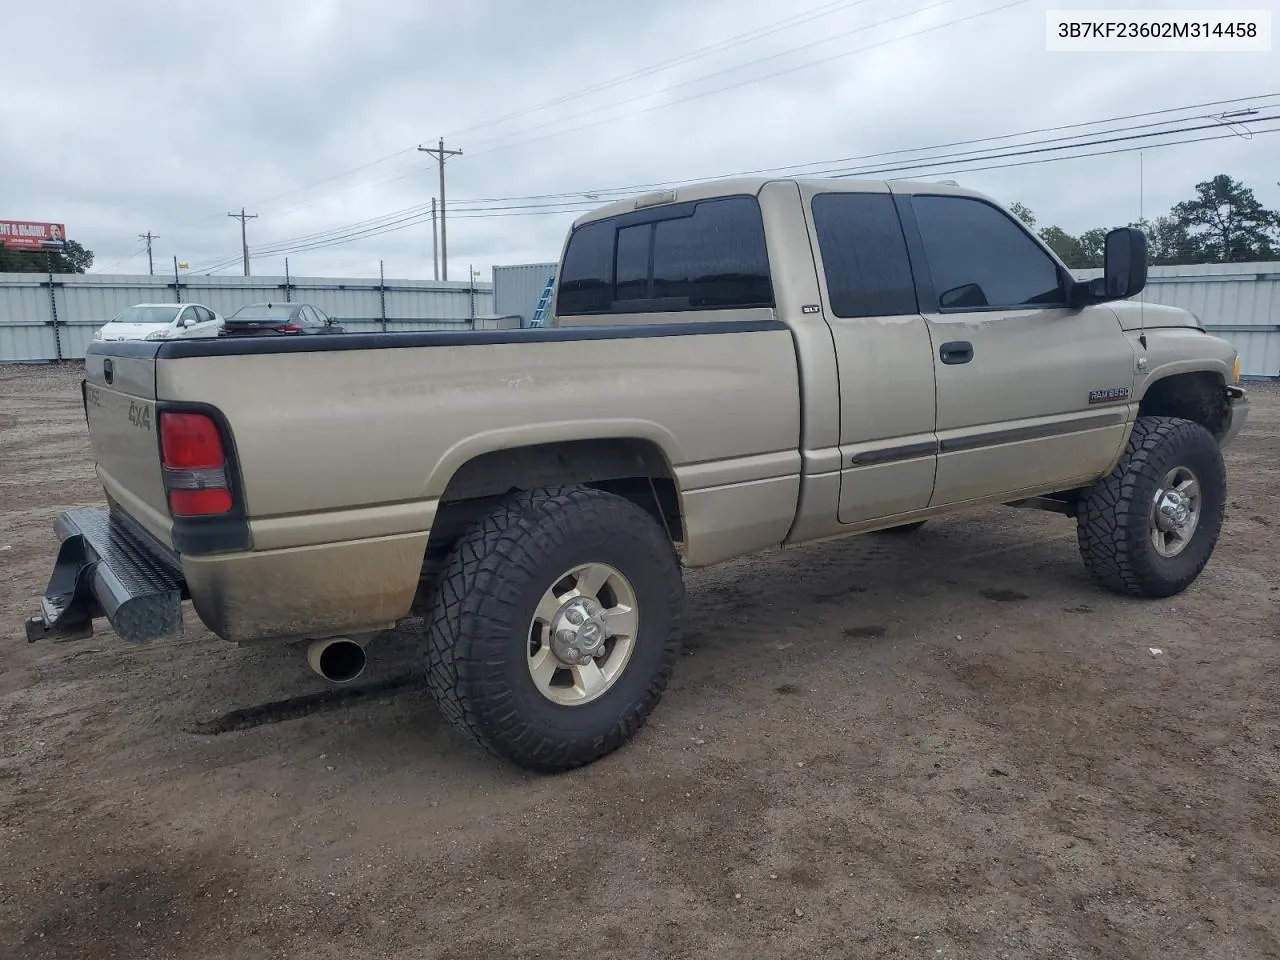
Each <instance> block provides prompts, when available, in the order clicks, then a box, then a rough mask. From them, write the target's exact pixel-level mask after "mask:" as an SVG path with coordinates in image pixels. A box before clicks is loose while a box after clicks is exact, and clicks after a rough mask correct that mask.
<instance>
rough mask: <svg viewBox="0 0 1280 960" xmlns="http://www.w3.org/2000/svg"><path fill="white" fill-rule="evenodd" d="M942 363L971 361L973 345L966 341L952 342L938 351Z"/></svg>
mask: <svg viewBox="0 0 1280 960" xmlns="http://www.w3.org/2000/svg"><path fill="white" fill-rule="evenodd" d="M938 358H939V359H940V360H941V361H942V362H943V363H968V362H969V361H970V360H972V359H973V344H972V343H970V342H969V341H968V340H952V341H951V342H949V343H944V344H943V345H942V347H941V348H940V349H939V350H938Z"/></svg>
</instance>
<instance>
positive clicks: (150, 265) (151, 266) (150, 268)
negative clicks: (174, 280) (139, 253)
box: [138, 230, 160, 277]
mask: <svg viewBox="0 0 1280 960" xmlns="http://www.w3.org/2000/svg"><path fill="white" fill-rule="evenodd" d="M138 239H139V240H145V241H146V242H147V273H148V274H150V275H151V276H153V277H154V276H155V275H156V265H155V262H154V261H153V260H152V259H151V241H152V240H159V239H160V238H159V237H158V236H156V235H155V234H154V233H152V232H151V231H150V230H148V231H147V232H146V233H140V234H138Z"/></svg>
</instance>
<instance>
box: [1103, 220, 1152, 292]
mask: <svg viewBox="0 0 1280 960" xmlns="http://www.w3.org/2000/svg"><path fill="white" fill-rule="evenodd" d="M1103 249H1104V251H1105V253H1104V255H1103V261H1102V264H1103V270H1102V274H1103V275H1102V280H1103V283H1102V290H1101V291H1099V292H1101V293H1102V294H1103V295H1104V296H1105V298H1106V299H1108V300H1123V299H1125V298H1127V297H1132V296H1136V295H1137V294H1139V293H1141V292H1142V289H1143V287H1145V286H1146V285H1147V235H1146V234H1145V233H1143V232H1142V231H1141V230H1139V229H1137V228H1136V227H1118V228H1117V229H1115V230H1112V231H1110V232H1109V233H1108V234H1107V239H1106V244H1105V246H1104V248H1103ZM1095 289H1096V287H1095Z"/></svg>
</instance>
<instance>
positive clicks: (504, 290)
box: [493, 263, 559, 327]
mask: <svg viewBox="0 0 1280 960" xmlns="http://www.w3.org/2000/svg"><path fill="white" fill-rule="evenodd" d="M558 266H559V264H556V263H522V264H518V265H515V266H508V267H494V268H493V312H494V313H496V314H498V315H500V316H504V317H508V316H510V317H519V318H520V326H522V327H527V326H528V325H529V321H530V320H532V319H533V311H534V308H535V307H537V305H538V298H539V297H541V296H542V290H543V288H544V287H546V285H547V281H548V280H550V279H551V278H552V277H554V276H555V273H556V268H557V267H558ZM548 319H550V318H548Z"/></svg>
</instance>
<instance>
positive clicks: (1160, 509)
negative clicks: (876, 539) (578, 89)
mask: <svg viewBox="0 0 1280 960" xmlns="http://www.w3.org/2000/svg"><path fill="white" fill-rule="evenodd" d="M1146 271H1147V267H1146V238H1145V237H1144V236H1143V234H1142V233H1141V232H1139V231H1136V230H1133V229H1128V228H1122V229H1117V230H1114V231H1112V232H1111V233H1110V234H1109V235H1108V237H1107V242H1106V269H1105V276H1104V277H1103V278H1101V279H1098V280H1093V281H1087V282H1086V281H1077V280H1076V279H1075V278H1074V277H1073V276H1072V275H1071V273H1070V272H1069V271H1068V270H1067V269H1066V267H1065V266H1064V265H1063V264H1062V263H1061V262H1059V260H1058V259H1057V258H1056V257H1055V256H1054V254H1053V253H1052V252H1051V251H1050V250H1049V249H1047V248H1046V247H1045V245H1044V244H1043V243H1041V242H1040V240H1038V239H1037V238H1036V237H1035V236H1034V235H1033V234H1031V233H1030V232H1028V231H1027V229H1026V228H1025V227H1024V226H1023V225H1022V224H1021V223H1020V222H1019V221H1018V220H1017V219H1016V218H1015V217H1012V216H1010V215H1009V214H1008V213H1007V212H1006V211H1005V210H1003V209H1002V208H1001V207H999V206H998V205H996V204H994V203H992V202H991V201H990V200H988V199H986V198H984V197H982V196H980V195H977V194H974V193H972V192H970V191H967V190H963V189H960V188H957V187H955V186H951V185H940V184H930V183H902V182H892V183H884V182H866V181H852V180H829V181H804V180H801V181H797V180H779V179H751V180H729V181H718V182H712V183H707V184H702V185H698V186H693V187H688V188H682V189H680V190H678V191H673V192H668V193H663V194H655V195H650V196H644V197H641V198H639V199H633V200H628V201H625V202H618V203H614V204H611V205H609V206H606V207H604V208H602V209H600V210H597V211H595V212H593V213H591V214H588V215H585V216H583V217H582V218H580V219H579V220H578V221H577V222H576V223H575V224H574V226H573V229H572V231H571V232H570V234H569V236H568V238H567V240H566V243H565V247H564V251H563V256H562V260H561V265H560V269H559V278H558V287H557V291H556V295H555V301H554V309H553V316H554V319H553V321H552V323H551V325H550V326H548V327H546V328H539V329H523V330H498V331H472V332H466V333H395V334H346V335H342V336H336V337H305V336H287V335H281V336H279V337H271V338H267V337H245V338H237V337H224V338H219V339H216V340H187V341H183V340H179V341H172V342H156V343H150V342H133V343H128V342H121V343H114V342H113V343H95V344H93V345H92V346H91V347H90V349H89V351H88V355H87V358H86V364H85V366H86V372H85V384H84V402H85V411H86V416H87V419H88V427H89V434H90V437H91V440H92V445H93V453H94V457H95V459H96V461H97V472H98V476H99V478H100V479H101V482H102V486H103V488H104V490H105V492H106V499H107V503H108V506H107V507H105V508H102V509H81V510H74V511H71V512H69V513H66V514H64V515H62V516H61V517H60V518H59V520H58V523H57V532H58V535H59V537H60V538H61V541H62V544H61V548H60V552H59V554H58V558H57V561H56V563H55V567H54V572H53V576H52V578H51V582H50V584H49V588H48V590H47V592H46V596H45V597H44V599H43V601H42V604H41V610H40V612H39V614H38V615H36V616H34V617H32V618H31V619H30V620H29V621H28V624H27V635H28V638H29V639H31V640H36V639H38V638H40V637H42V636H60V637H76V636H85V635H87V634H90V633H92V630H93V621H94V619H95V618H101V617H106V618H107V619H108V620H109V621H110V623H111V625H112V627H113V628H114V629H115V631H116V633H117V634H119V635H120V636H121V637H123V638H124V639H125V640H130V641H145V640H154V639H156V638H159V637H162V636H165V635H168V634H172V633H175V632H176V631H178V630H180V629H181V610H182V606H181V605H182V601H183V600H186V599H190V601H191V603H192V604H193V606H194V608H195V612H196V613H197V614H198V616H199V618H200V619H201V620H202V621H203V622H204V623H205V624H206V625H207V626H208V627H209V629H210V630H212V631H213V632H214V633H215V634H217V635H218V636H220V637H222V638H224V639H227V640H231V641H235V642H239V643H246V642H255V641H267V640H278V641H309V658H310V661H311V664H312V666H313V668H314V669H315V670H316V671H317V672H318V673H320V674H321V675H323V676H326V677H328V678H329V679H331V680H334V681H338V682H342V681H348V680H350V679H352V678H354V677H355V676H356V675H357V674H358V673H359V672H360V670H361V669H362V668H363V666H364V662H365V647H366V645H367V644H368V641H369V640H370V639H371V638H372V637H374V636H376V635H377V634H378V633H379V632H381V631H383V630H385V629H387V628H389V627H392V626H393V625H395V624H397V623H398V622H399V621H402V620H405V619H407V618H411V617H412V616H414V615H415V614H416V615H420V616H422V617H423V618H424V622H425V627H424V629H423V639H422V665H423V670H424V674H425V676H426V677H427V682H428V685H429V687H430V689H431V691H432V693H433V695H434V697H435V699H436V700H437V702H438V703H439V704H440V707H441V709H442V711H443V713H444V715H445V716H446V717H447V718H448V719H449V720H450V721H451V722H452V723H453V724H454V725H456V726H457V727H458V728H459V729H460V730H462V731H463V732H465V733H467V734H468V735H470V736H471V737H473V738H474V739H475V740H477V741H478V742H479V743H481V744H483V745H485V746H486V747H488V748H489V749H490V750H492V751H494V752H495V753H497V754H498V755H500V756H502V757H506V758H508V759H510V760H512V761H514V762H516V763H519V764H522V765H524V766H527V767H530V768H532V769H536V770H543V771H557V770H564V769H568V768H571V767H574V766H578V765H580V764H583V763H587V762H590V761H592V760H594V759H596V758H598V757H601V756H603V755H604V754H606V753H608V752H610V751H612V750H614V749H616V748H617V747H619V746H620V745H621V744H623V743H624V742H625V741H626V740H627V739H628V738H629V737H631V736H632V735H633V734H634V733H635V732H636V730H637V729H638V728H639V727H640V726H641V725H642V724H643V723H644V721H645V718H646V717H647V716H648V714H649V712H650V711H651V710H652V709H653V707H654V706H655V704H656V703H657V701H658V699H659V698H660V696H661V694H662V692H663V689H664V687H665V686H666V683H667V680H668V677H669V676H670V674H671V671H672V668H673V667H674V665H675V663H676V659H677V655H678V648H679V643H680V635H681V607H682V604H683V600H684V597H683V586H682V577H681V569H682V567H698V566H705V565H708V564H714V563H717V562H720V561H723V560H726V559H728V558H730V557H735V556H739V555H742V554H747V553H750V552H753V551H758V550H762V549H765V548H769V547H775V546H777V545H780V544H781V545H796V544H801V543H804V542H806V541H813V540H818V539H821V538H829V537H835V536H842V535H849V534H859V533H867V532H870V531H877V530H894V531H898V532H904V531H909V530H911V529H913V528H915V527H918V526H919V525H920V524H922V523H924V522H925V521H926V520H928V519H929V518H930V517H933V516H938V515H942V514H948V513H952V512H955V511H958V510H963V509H965V508H968V507H974V506H979V505H983V504H1001V503H1009V504H1016V505H1020V506H1036V507H1042V508H1045V509H1050V510H1055V511H1058V512H1060V513H1063V514H1065V515H1067V516H1069V517H1074V518H1075V521H1076V524H1077V528H1078V530H1079V545H1080V552H1081V554H1082V556H1083V558H1084V562H1085V565H1086V566H1087V567H1088V569H1089V570H1090V571H1091V572H1092V574H1093V575H1094V577H1095V578H1096V579H1097V580H1098V581H1099V582H1100V583H1101V584H1102V585H1103V586H1105V587H1108V588H1110V589H1113V590H1118V591H1124V592H1127V593H1130V594H1136V595H1139V596H1145V597H1167V596H1170V595H1172V594H1175V593H1177V592H1179V591H1181V590H1183V589H1184V588H1186V587H1187V586H1188V585H1189V584H1190V583H1191V582H1192V581H1193V580H1195V579H1196V577H1197V576H1198V575H1199V573H1200V571H1201V569H1203V567H1204V566H1205V564H1206V562H1207V561H1208V560H1209V556H1210V554H1211V553H1212V552H1213V549H1214V545H1215V543H1216V541H1217V538H1218V535H1219V530H1220V528H1221V523H1222V516H1223V506H1224V502H1225V498H1226V476H1225V472H1224V468H1223V460H1222V456H1221V452H1220V448H1221V447H1222V446H1223V445H1225V444H1226V443H1228V442H1229V441H1230V440H1231V439H1232V438H1233V437H1234V436H1235V434H1236V432H1237V431H1238V430H1239V429H1240V426H1241V423H1242V421H1243V420H1244V418H1245V415H1246V412H1247V405H1246V399H1245V394H1244V391H1243V390H1241V389H1240V387H1239V386H1238V380H1239V373H1238V371H1239V367H1238V363H1237V359H1236V354H1235V351H1234V350H1233V349H1232V347H1231V346H1230V345H1229V344H1228V343H1226V342H1224V341H1223V340H1221V339H1218V338H1216V337H1213V336H1209V335H1207V334H1206V333H1205V332H1204V331H1203V330H1201V329H1200V328H1199V327H1198V325H1197V320H1196V318H1195V317H1193V316H1192V315H1191V314H1188V313H1186V312H1184V311H1181V310H1175V309H1171V308H1169V307H1164V306H1158V305H1155V304H1143V303H1136V302H1126V301H1128V299H1129V298H1131V297H1133V296H1134V295H1135V294H1137V293H1139V292H1140V291H1141V290H1142V289H1143V286H1144V285H1145V283H1146Z"/></svg>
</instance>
